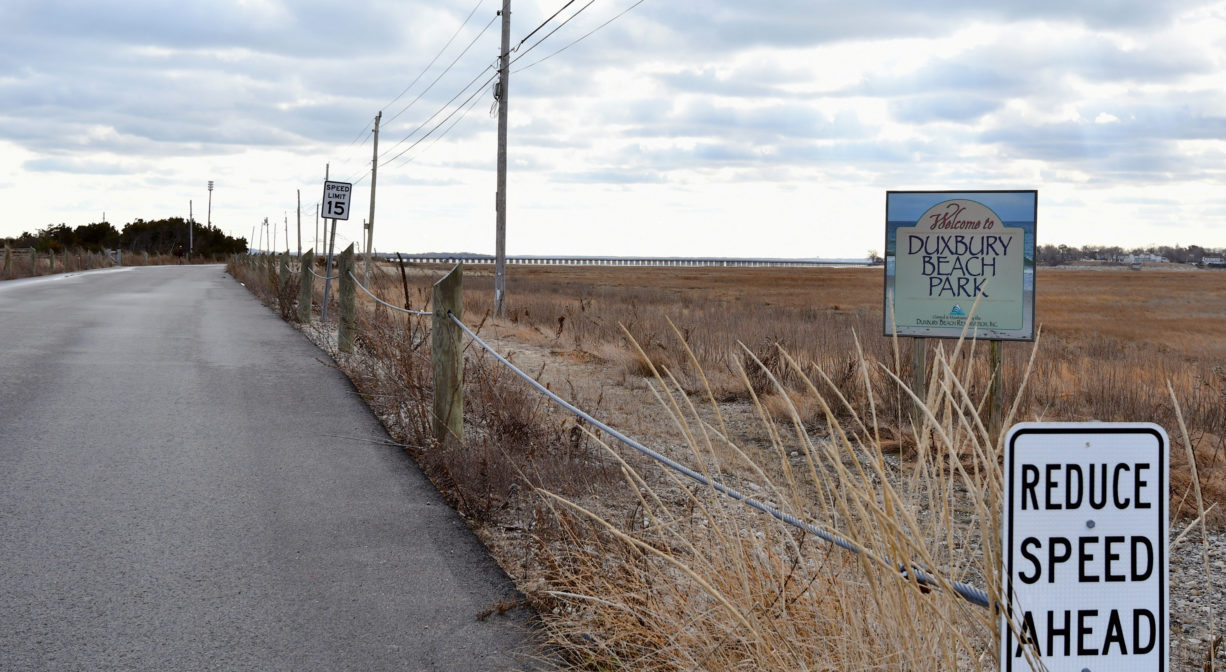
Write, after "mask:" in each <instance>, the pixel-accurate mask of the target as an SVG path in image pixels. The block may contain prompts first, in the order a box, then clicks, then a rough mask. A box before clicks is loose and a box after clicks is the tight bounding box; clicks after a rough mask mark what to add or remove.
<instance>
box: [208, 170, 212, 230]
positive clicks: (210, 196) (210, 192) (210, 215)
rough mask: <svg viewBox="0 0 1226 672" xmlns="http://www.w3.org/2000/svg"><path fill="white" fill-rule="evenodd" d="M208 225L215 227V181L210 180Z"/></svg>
mask: <svg viewBox="0 0 1226 672" xmlns="http://www.w3.org/2000/svg"><path fill="white" fill-rule="evenodd" d="M208 225H209V226H210V227H211V226H213V181H212V180H209V214H208Z"/></svg>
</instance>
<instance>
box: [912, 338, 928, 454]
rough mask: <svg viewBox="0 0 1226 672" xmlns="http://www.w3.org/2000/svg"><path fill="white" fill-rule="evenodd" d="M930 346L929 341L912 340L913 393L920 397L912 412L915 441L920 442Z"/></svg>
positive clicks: (926, 394) (921, 339) (926, 396)
mask: <svg viewBox="0 0 1226 672" xmlns="http://www.w3.org/2000/svg"><path fill="white" fill-rule="evenodd" d="M927 388H928V345H927V339H923V338H919V337H915V338H912V339H911V391H912V392H914V393H915V396H917V397H919V399H920V400H919V401H917V402H915V406H914V407H913V408H912V410H911V424H912V425H914V426H915V440H916V441H919V438H920V437H919V435H920V428H921V427H923V426H924V421H925V420H926V416H925V415H924V400H925V399H927V398H928V389H927Z"/></svg>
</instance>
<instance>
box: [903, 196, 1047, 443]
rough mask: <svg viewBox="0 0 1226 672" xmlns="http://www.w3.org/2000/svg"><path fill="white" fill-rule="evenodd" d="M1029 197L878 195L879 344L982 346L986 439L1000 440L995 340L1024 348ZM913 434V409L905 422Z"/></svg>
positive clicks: (1030, 285) (1029, 295)
mask: <svg viewBox="0 0 1226 672" xmlns="http://www.w3.org/2000/svg"><path fill="white" fill-rule="evenodd" d="M1037 208H1038V192H1036V191H1033V190H1031V191H890V192H886V205H885V212H886V240H885V250H886V251H885V329H884V331H885V335H886V336H911V337H913V338H914V339H915V343H914V344H913V347H914V350H915V353H916V354H915V366H916V367H917V369H916V371H915V372H914V373H913V376H912V381H913V382H912V385H913V387H914V390H913V391H914V392H915V394H916V396H918V397H919V398H920V399H923V398H924V390H923V389H922V387H923V381H924V380H926V378H927V372H926V371H924V370H923V367H924V362H923V359H921V357H920V353H921V351H922V348H923V347H924V344H923V339H925V338H928V337H936V338H961V337H962V336H963V335H964V334H965V335H966V336H968V337H971V338H980V339H987V340H990V341H991V342H992V347H991V355H992V367H991V368H992V380H991V383H990V389H991V391H992V395H991V397H990V402H991V403H990V404H989V433H990V434H991V436H992V438H993V440H995V439H996V438H997V437H998V436H999V435H1000V416H1001V414H1002V405H1003V395H1001V393H1000V392H1001V377H1002V375H1003V372H1002V370H1001V366H1000V365H1001V362H1002V356H1001V348H1000V341H1002V340H1015V341H1033V340H1034V260H1035V226H1036V223H1037V222H1036V220H1037ZM913 417H914V418H916V420H917V422H916V424H917V426H918V424H919V419H920V418H922V414H921V413H920V409H918V408H917V409H916V412H915V413H914V414H913Z"/></svg>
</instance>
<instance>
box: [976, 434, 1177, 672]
mask: <svg viewBox="0 0 1226 672" xmlns="http://www.w3.org/2000/svg"><path fill="white" fill-rule="evenodd" d="M1169 457H1170V441H1169V439H1168V438H1167V435H1166V432H1165V431H1164V430H1163V429H1162V428H1161V427H1159V426H1157V425H1154V424H1150V423H1023V424H1020V425H1016V426H1014V427H1013V428H1012V429H1011V430H1009V434H1008V436H1007V437H1006V439H1005V463H1004V478H1005V499H1004V511H1003V516H1002V533H1001V558H1002V562H1001V585H1002V589H1003V591H1004V595H1003V599H1004V605H1003V606H1004V608H1003V609H1002V610H1001V619H1002V623H1001V636H1000V665H1001V670H1004V671H1006V672H1014V671H1017V672H1021V671H1023V670H1026V671H1028V670H1031V669H1038V668H1036V667H1035V663H1036V660H1035V659H1036V658H1037V659H1039V660H1042V663H1043V665H1044V666H1045V668H1044V669H1049V670H1053V671H1055V670H1074V671H1076V672H1083V671H1085V670H1089V671H1090V672H1107V671H1108V670H1110V671H1111V672H1117V671H1121V670H1149V671H1154V670H1168V669H1170V667H1169V664H1170V661H1169V659H1170V652H1169V639H1170V620H1169V618H1168V609H1169V586H1168V579H1167V571H1168V569H1167V568H1168V557H1167V537H1168V533H1169V524H1168V521H1167V501H1168V496H1169V479H1168V465H1169Z"/></svg>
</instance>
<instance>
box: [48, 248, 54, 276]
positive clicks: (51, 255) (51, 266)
mask: <svg viewBox="0 0 1226 672" xmlns="http://www.w3.org/2000/svg"><path fill="white" fill-rule="evenodd" d="M47 260H48V267H47V272H48V273H52V274H54V273H55V250H47Z"/></svg>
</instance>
